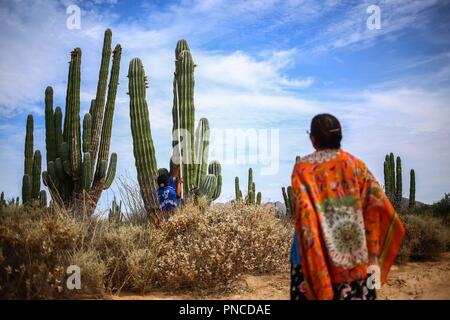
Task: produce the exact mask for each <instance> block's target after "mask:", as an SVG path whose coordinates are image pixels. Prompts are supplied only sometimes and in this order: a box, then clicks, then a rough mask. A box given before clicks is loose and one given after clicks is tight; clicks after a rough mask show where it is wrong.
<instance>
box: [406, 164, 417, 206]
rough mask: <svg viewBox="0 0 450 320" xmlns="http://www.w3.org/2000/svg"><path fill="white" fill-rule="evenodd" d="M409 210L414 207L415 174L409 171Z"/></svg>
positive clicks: (412, 170)
mask: <svg viewBox="0 0 450 320" xmlns="http://www.w3.org/2000/svg"><path fill="white" fill-rule="evenodd" d="M408 207H409V209H410V210H413V209H414V208H415V207H416V173H415V172H414V169H411V171H410V173H409V204H408Z"/></svg>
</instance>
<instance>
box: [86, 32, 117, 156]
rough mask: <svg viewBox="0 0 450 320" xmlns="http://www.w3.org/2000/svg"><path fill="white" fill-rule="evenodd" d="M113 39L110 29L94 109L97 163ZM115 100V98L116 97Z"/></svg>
mask: <svg viewBox="0 0 450 320" xmlns="http://www.w3.org/2000/svg"><path fill="white" fill-rule="evenodd" d="M111 39H112V32H111V30H110V29H107V30H106V31H105V35H104V38H103V49H102V60H101V63H100V72H99V75H98V83H97V94H96V96H95V100H94V101H95V102H94V106H93V107H92V110H91V111H92V113H91V116H92V121H93V123H92V129H91V130H92V148H91V159H92V161H93V163H95V160H96V157H97V149H98V145H99V140H100V132H101V130H102V120H103V111H104V109H105V95H106V83H107V80H108V70H109V60H110V58H111ZM114 99H115V97H114Z"/></svg>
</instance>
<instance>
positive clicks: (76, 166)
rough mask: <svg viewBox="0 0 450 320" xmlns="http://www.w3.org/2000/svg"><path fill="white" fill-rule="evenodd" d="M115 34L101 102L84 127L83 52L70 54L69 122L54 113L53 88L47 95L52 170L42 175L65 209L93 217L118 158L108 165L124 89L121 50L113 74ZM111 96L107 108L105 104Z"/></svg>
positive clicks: (103, 68) (103, 70)
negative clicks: (120, 93)
mask: <svg viewBox="0 0 450 320" xmlns="http://www.w3.org/2000/svg"><path fill="white" fill-rule="evenodd" d="M111 38H112V33H111V30H110V29H107V30H106V31H105V35H104V42H103V50H102V59H101V65H100V72H99V79H98V84H97V93H96V98H95V99H94V100H92V101H91V105H90V109H89V112H88V113H86V114H85V115H84V117H83V122H82V124H81V123H80V81H81V49H80V48H75V49H74V50H73V51H72V52H71V60H70V62H69V74H68V82H67V91H66V107H65V112H64V123H63V115H62V111H61V108H60V107H59V106H58V107H56V108H55V110H53V89H52V87H47V89H46V90H45V142H46V150H47V159H46V160H47V161H46V162H47V170H46V171H44V172H43V173H42V178H43V182H44V184H45V185H46V186H47V187H48V189H49V191H50V195H51V197H52V199H53V200H54V201H56V202H57V203H58V204H60V205H64V206H66V207H74V208H75V209H81V208H82V209H83V212H84V213H85V214H87V215H91V214H92V213H93V212H94V210H95V207H96V205H97V202H98V200H99V198H100V195H101V193H102V191H103V190H104V189H108V188H109V187H110V186H111V183H112V182H113V179H114V176H115V172H116V166H117V154H115V153H112V154H111V156H110V160H109V166H108V155H109V147H110V142H111V132H112V122H113V116H114V108H115V99H116V94H117V87H118V84H119V70H120V59H121V52H122V49H121V46H120V45H117V46H116V47H115V49H114V51H113V58H112V67H111V74H110V78H109V85H108V92H107V96H106V87H107V82H108V70H109V64H110V60H111ZM105 97H106V103H105Z"/></svg>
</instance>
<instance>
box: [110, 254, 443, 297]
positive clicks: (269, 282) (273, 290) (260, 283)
mask: <svg viewBox="0 0 450 320" xmlns="http://www.w3.org/2000/svg"><path fill="white" fill-rule="evenodd" d="M447 279H450V252H448V253H446V254H444V255H443V256H442V258H441V259H440V260H439V261H435V262H410V263H406V264H404V265H400V266H393V267H392V269H391V273H390V274H389V279H388V281H387V283H386V284H385V285H384V286H383V287H382V288H381V289H380V290H379V291H378V298H379V299H383V300H410V299H414V300H428V299H445V300H450V282H448V281H447ZM289 282H290V278H289V273H288V272H286V273H283V274H278V275H265V276H244V277H243V278H242V279H241V280H240V281H238V282H237V283H236V285H235V288H234V289H233V290H232V291H231V292H230V293H223V292H221V293H219V292H217V293H209V294H206V295H201V296H199V295H196V294H193V293H189V294H188V293H184V294H180V293H170V292H161V291H157V292H151V293H147V294H145V295H136V294H130V293H121V294H120V295H113V296H109V297H106V298H110V299H114V300H123V299H130V300H155V299H159V300H164V299H173V300H177V299H187V300H191V299H214V300H215V299H220V300H228V299H235V300H240V299H249V300H254V299H255V300H260V299H261V300H284V299H289Z"/></svg>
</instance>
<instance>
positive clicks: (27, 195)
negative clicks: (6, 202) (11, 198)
mask: <svg viewBox="0 0 450 320" xmlns="http://www.w3.org/2000/svg"><path fill="white" fill-rule="evenodd" d="M30 200H31V178H30V176H29V175H28V174H24V175H23V178H22V203H23V204H26V203H28V202H29V201H30Z"/></svg>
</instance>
